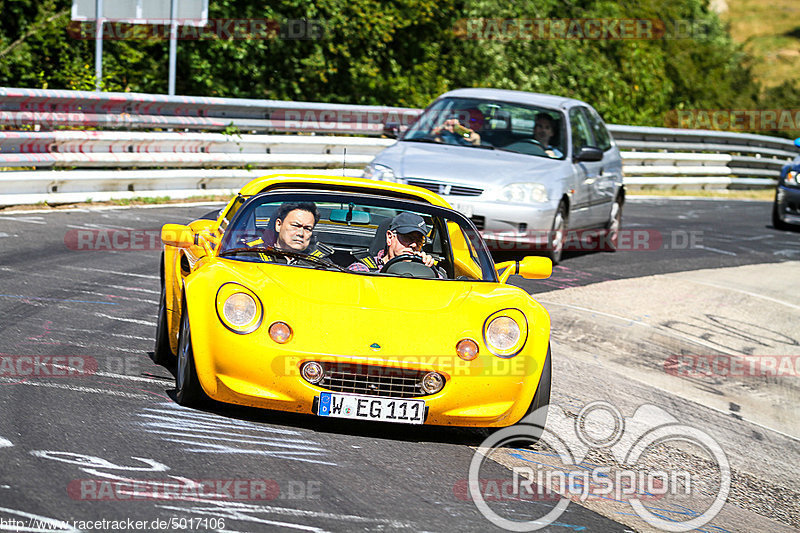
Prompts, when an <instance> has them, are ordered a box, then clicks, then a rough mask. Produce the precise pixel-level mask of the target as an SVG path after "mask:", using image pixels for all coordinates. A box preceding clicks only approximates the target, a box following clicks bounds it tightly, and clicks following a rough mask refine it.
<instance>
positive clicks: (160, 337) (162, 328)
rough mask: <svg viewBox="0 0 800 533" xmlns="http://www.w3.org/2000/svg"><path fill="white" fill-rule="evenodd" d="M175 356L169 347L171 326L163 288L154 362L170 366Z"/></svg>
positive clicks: (159, 307)
mask: <svg viewBox="0 0 800 533" xmlns="http://www.w3.org/2000/svg"><path fill="white" fill-rule="evenodd" d="M174 358H175V354H173V353H172V347H171V346H170V345H169V326H168V325H167V294H166V291H165V290H164V288H163V287H162V288H161V298H159V302H158V322H157V324H156V345H155V347H154V348H153V362H154V363H156V364H157V365H163V366H166V365H169V364H171V363H172V362H173V360H174Z"/></svg>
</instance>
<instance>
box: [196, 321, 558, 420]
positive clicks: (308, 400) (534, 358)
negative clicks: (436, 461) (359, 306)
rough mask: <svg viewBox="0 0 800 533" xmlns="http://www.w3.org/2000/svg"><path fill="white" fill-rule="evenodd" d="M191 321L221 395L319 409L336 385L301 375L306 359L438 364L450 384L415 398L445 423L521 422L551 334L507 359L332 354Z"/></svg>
mask: <svg viewBox="0 0 800 533" xmlns="http://www.w3.org/2000/svg"><path fill="white" fill-rule="evenodd" d="M190 321H192V322H193V323H195V322H197V323H199V324H200V325H199V327H195V326H194V324H193V325H192V344H193V348H194V357H195V365H196V368H197V373H198V378H199V380H200V383H201V385H202V387H203V390H204V391H205V392H206V394H208V395H209V396H210V397H211V398H213V399H215V400H218V401H221V402H225V403H231V404H237V405H245V406H251V407H260V408H266V409H275V410H280V411H290V412H297V413H306V414H314V413H313V407H314V405H315V399H316V398H318V397H319V395H320V393H321V392H328V391H330V390H331V389H326V388H322V387H319V386H316V385H312V384H311V383H308V382H307V381H305V380H304V379H303V378H302V376H301V375H300V366H301V365H302V364H303V363H304V362H306V361H319V362H330V363H336V364H351V365H355V366H360V367H362V368H364V367H366V366H368V365H375V366H381V367H391V368H401V369H413V370H420V371H435V372H439V373H440V374H442V375H444V376H445V379H446V383H445V385H444V388H443V389H442V390H441V391H440V392H438V393H436V394H432V395H420V396H414V398H419V399H423V400H425V405H426V407H427V410H428V416H427V419H426V421H425V424H430V425H442V426H467V427H469V426H473V427H504V426H509V425H512V424H514V423H516V422H517V421H519V419H520V418H522V416H524V414H525V412H526V411H527V409H528V407H529V406H530V404H531V401H532V399H533V396H534V394H535V392H536V389H537V387H538V384H539V379H540V377H541V373H542V367H543V365H544V362H545V357H546V354H547V345H548V340H549V339H548V338H547V336H545V335H537V334H536V333H535V331H531V332H530V336H529V338H528V342H527V344H526V346H525V348H524V349H523V351H522V352H521V353H520V354H518V355H517V356H515V357H512V358H510V359H501V358H498V357H496V356H494V355H492V354H490V353H488V350H481V352H482V353H481V354H480V355H479V357H478V358H477V359H475V360H473V361H470V362H466V361H463V360H461V359H459V358H458V357H457V356H456V355H455V354H448V355H441V356H430V355H419V356H398V355H394V356H393V355H381V356H376V355H374V354H366V353H365V354H359V355H344V354H332V353H330V346H327V347H325V348H327V350H329V351H328V353H326V354H321V353H319V351H317V352H312V351H310V350H307V351H301V350H298V349H296V348H298V347H299V346H295V347H294V348H293V346H292V343H293V342H294V340H295V339H293V340H292V341H290V342H289V343H288V344H286V345H278V344H276V343H274V342H273V341H271V340H270V338H269V336H268V334H267V332H266V329H267V327H265V326H262V327H261V328H259V330H256V331H255V332H253V333H251V334H248V335H237V334H235V333H232V332H230V331H228V330H227V329H225V328H223V327H216V326H215V325H214V324H213V320H204V319H203V317H198V318H195V317H194V316H192V315H191V314H190ZM262 330H263V331H262ZM318 348H320V347H319V346H318ZM381 396H383V395H381ZM384 397H387V396H384Z"/></svg>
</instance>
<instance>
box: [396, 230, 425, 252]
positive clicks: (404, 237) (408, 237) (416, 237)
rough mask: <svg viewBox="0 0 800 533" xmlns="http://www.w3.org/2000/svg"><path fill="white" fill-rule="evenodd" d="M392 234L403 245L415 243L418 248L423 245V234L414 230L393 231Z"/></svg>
mask: <svg viewBox="0 0 800 533" xmlns="http://www.w3.org/2000/svg"><path fill="white" fill-rule="evenodd" d="M394 234H395V235H396V236H397V240H399V241H400V242H401V243H402V244H403V245H404V246H411V245H412V244H416V245H417V247H418V248H422V247H423V246H424V245H425V236H424V235H422V234H421V233H417V232H416V231H412V232H411V233H398V232H397V231H395V232H394Z"/></svg>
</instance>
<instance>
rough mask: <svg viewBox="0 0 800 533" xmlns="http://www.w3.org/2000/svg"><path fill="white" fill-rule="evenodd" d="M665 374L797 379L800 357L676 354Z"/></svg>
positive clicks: (665, 367)
mask: <svg viewBox="0 0 800 533" xmlns="http://www.w3.org/2000/svg"><path fill="white" fill-rule="evenodd" d="M664 371H665V372H666V373H667V374H669V375H671V376H678V377H688V378H719V377H728V378H763V377H795V378H796V377H800V355H742V356H738V355H673V356H671V357H669V358H667V359H666V360H665V361H664Z"/></svg>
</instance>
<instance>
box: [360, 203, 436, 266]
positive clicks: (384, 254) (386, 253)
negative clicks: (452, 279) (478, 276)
mask: <svg viewBox="0 0 800 533" xmlns="http://www.w3.org/2000/svg"><path fill="white" fill-rule="evenodd" d="M427 233H428V228H427V226H426V225H425V220H423V218H422V217H421V216H419V215H417V214H414V213H409V212H407V211H406V212H403V213H400V214H399V215H397V216H395V217H394V218H393V219H392V222H391V223H390V224H389V229H387V230H386V247H385V248H384V249H383V250H380V251H379V252H378V254H377V255H376V256H375V257H370V256H367V257H364V258H362V259H359V260H358V261H356V262H355V263H353V264H352V265H350V266H349V267H348V270H351V271H353V272H370V271H375V270H380V269H381V268H383V265H385V264H386V263H388V262H389V261H390V260H392V259H394V258H395V257H397V256H399V255H403V254H413V255H418V256H420V257H421V258H422V261H423V263H424V264H425V266H427V267H434V261H433V257H431V256H430V255H428V254H426V253H425V252H423V251H422V246H423V245H424V244H425V235H427ZM439 277H442V274H441V273H440V274H439Z"/></svg>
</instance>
